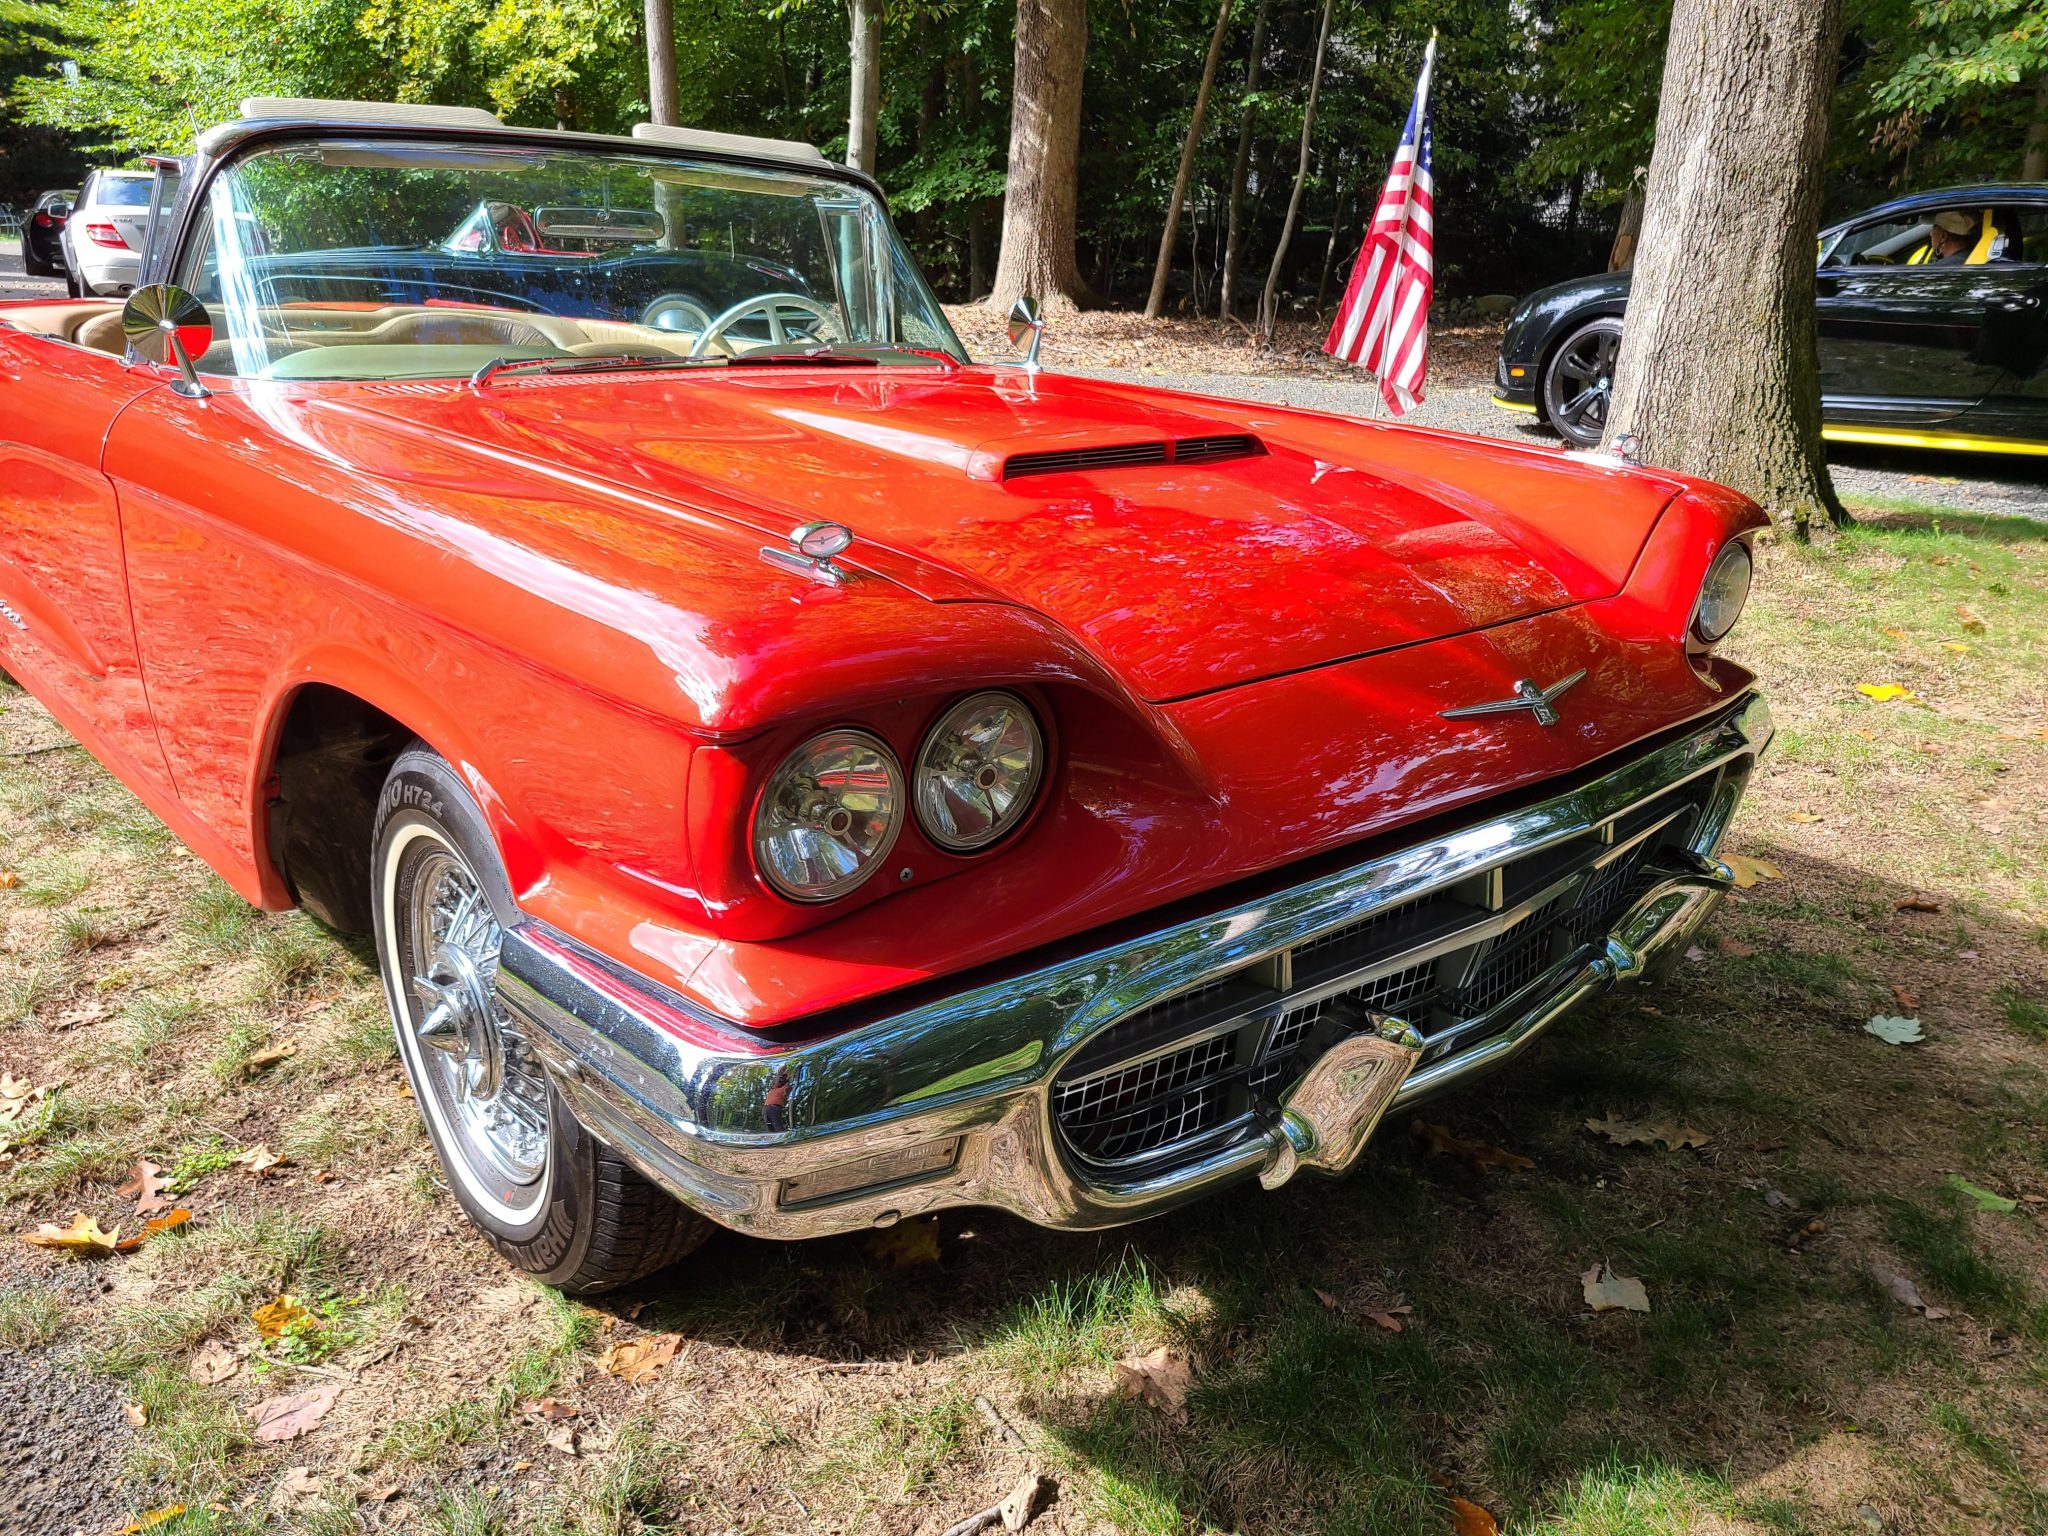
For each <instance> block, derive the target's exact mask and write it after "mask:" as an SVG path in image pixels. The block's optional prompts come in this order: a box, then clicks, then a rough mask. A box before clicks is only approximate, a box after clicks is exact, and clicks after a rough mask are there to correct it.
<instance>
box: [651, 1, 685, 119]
mask: <svg viewBox="0 0 2048 1536" xmlns="http://www.w3.org/2000/svg"><path fill="white" fill-rule="evenodd" d="M646 15H647V116H648V118H649V120H650V121H652V122H657V123H675V122H678V121H680V119H681V113H680V111H679V110H678V108H677V104H676V17H675V10H674V7H673V5H672V4H671V0H646Z"/></svg>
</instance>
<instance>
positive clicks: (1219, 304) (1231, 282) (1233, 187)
mask: <svg viewBox="0 0 2048 1536" xmlns="http://www.w3.org/2000/svg"><path fill="white" fill-rule="evenodd" d="M1272 9H1273V0H1259V13H1258V15H1257V17H1255V18H1254V19H1253V21H1252V51H1251V53H1250V54H1249V55H1247V57H1246V59H1245V66H1244V94H1245V104H1244V112H1243V114H1242V115H1241V116H1240V117H1239V118H1238V120H1237V159H1236V161H1235V162H1234V163H1233V164H1232V165H1231V167H1230V212H1229V215H1228V217H1227V219H1226V222H1225V226H1224V236H1223V276H1222V277H1221V278H1220V279H1218V281H1217V284H1216V286H1217V287H1218V289H1220V290H1221V295H1220V297H1219V298H1218V299H1217V301H1216V314H1217V317H1218V318H1219V319H1223V320H1228V319H1229V318H1230V310H1231V304H1232V302H1233V293H1234V290H1235V288H1236V284H1237V258H1238V254H1239V247H1238V238H1239V236H1240V235H1241V234H1242V233H1243V215H1244V183H1245V177H1246V176H1247V175H1249V174H1250V172H1251V165H1252V122H1253V120H1254V119H1255V118H1256V117H1257V116H1258V111H1257V109H1256V107H1255V105H1254V103H1253V102H1252V100H1251V98H1252V96H1253V95H1254V94H1256V93H1257V91H1258V89H1259V62H1260V60H1261V58H1262V57H1263V56H1264V54H1265V52H1266V17H1267V15H1268V14H1270V13H1271V11H1272Z"/></svg>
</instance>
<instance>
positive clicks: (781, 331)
mask: <svg viewBox="0 0 2048 1536" xmlns="http://www.w3.org/2000/svg"><path fill="white" fill-rule="evenodd" d="M786 309H793V310H795V311H796V312H797V313H798V314H802V315H809V316H810V317H811V318H812V319H813V320H819V321H824V322H827V323H836V317H835V316H834V315H833V313H832V311H831V310H829V309H827V308H826V307H825V306H824V305H822V304H820V303H819V302H818V301H817V300H816V299H814V298H811V297H810V296H809V295H808V294H802V293H761V294H756V295H755V296H754V297H753V298H751V299H741V300H740V301H739V303H737V304H735V305H733V307H732V308H731V309H728V310H727V311H726V312H725V313H724V314H722V315H720V316H719V317H718V318H717V319H716V320H713V321H712V322H711V323H710V324H709V325H707V326H705V327H704V330H703V332H702V333H701V334H700V335H699V336H698V337H697V340H696V343H695V345H693V346H692V347H691V348H690V356H692V357H702V356H703V355H704V349H705V348H706V347H709V346H712V345H714V344H715V345H717V346H718V347H719V349H720V350H722V351H723V352H724V353H725V355H726V356H727V357H732V356H734V355H736V354H735V353H734V351H733V347H732V343H731V342H729V341H727V340H726V339H725V333H726V332H727V331H729V330H731V329H732V328H733V327H734V326H735V325H737V324H738V323H739V322H740V321H742V320H744V319H746V317H747V316H748V315H756V314H758V315H766V316H767V317H768V340H769V342H770V344H771V345H775V346H780V345H781V344H782V343H783V342H786V341H788V340H789V332H788V330H787V329H786V328H785V327H784V326H783V324H782V312H783V311H784V310H786Z"/></svg>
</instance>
